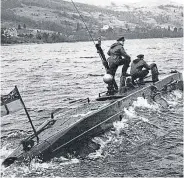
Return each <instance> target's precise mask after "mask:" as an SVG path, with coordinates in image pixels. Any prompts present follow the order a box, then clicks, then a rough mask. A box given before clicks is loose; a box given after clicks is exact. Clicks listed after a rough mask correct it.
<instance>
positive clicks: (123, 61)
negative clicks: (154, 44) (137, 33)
mask: <svg viewBox="0 0 184 178" xmlns="http://www.w3.org/2000/svg"><path fill="white" fill-rule="evenodd" d="M120 41H125V40H124V37H121V38H120V39H118V40H117V42H116V43H114V44H113V45H112V46H111V47H110V49H109V51H108V53H107V54H108V55H109V56H110V57H109V58H108V59H107V61H108V64H109V71H108V73H109V74H111V75H112V76H113V77H115V74H116V71H117V69H118V66H120V65H123V67H122V74H121V76H126V72H127V69H128V67H129V64H130V56H129V55H128V54H127V53H126V52H125V50H124V47H123V44H121V43H120ZM122 57H123V58H122ZM112 85H113V86H110V87H114V89H115V90H118V86H117V84H116V81H115V80H113V84H112Z"/></svg>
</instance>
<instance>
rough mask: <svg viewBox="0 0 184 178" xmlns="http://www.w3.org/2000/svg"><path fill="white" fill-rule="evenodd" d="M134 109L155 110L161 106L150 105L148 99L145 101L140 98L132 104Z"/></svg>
mask: <svg viewBox="0 0 184 178" xmlns="http://www.w3.org/2000/svg"><path fill="white" fill-rule="evenodd" d="M132 105H133V106H134V107H141V108H149V109H153V110H157V109H159V105H157V104H154V105H153V104H149V103H148V100H147V99H144V98H143V97H138V98H137V101H134V102H133V104H132Z"/></svg>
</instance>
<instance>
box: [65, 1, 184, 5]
mask: <svg viewBox="0 0 184 178" xmlns="http://www.w3.org/2000/svg"><path fill="white" fill-rule="evenodd" d="M68 1H69V0H68ZM73 1H74V2H80V3H84V4H92V5H100V6H107V5H110V4H111V2H114V3H115V4H116V5H120V4H131V3H141V4H144V5H145V4H146V5H148V4H149V3H153V4H159V5H160V4H162V3H163V4H166V3H168V2H170V1H171V2H173V3H177V4H180V5H182V4H183V1H182V0H73Z"/></svg>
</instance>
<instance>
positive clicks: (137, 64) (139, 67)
mask: <svg viewBox="0 0 184 178" xmlns="http://www.w3.org/2000/svg"><path fill="white" fill-rule="evenodd" d="M143 59H144V55H143V54H140V55H138V56H137V59H135V60H133V62H132V64H131V69H130V74H131V76H132V83H133V84H135V82H134V80H136V79H139V81H140V83H142V84H143V83H144V82H143V79H144V78H145V77H146V76H147V75H148V73H149V70H151V72H152V79H153V82H156V81H158V69H157V66H156V64H154V63H153V64H151V65H150V66H149V65H148V64H147V63H146V62H145V61H144V60H143ZM143 68H144V69H143Z"/></svg>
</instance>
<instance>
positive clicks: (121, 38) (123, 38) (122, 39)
mask: <svg viewBox="0 0 184 178" xmlns="http://www.w3.org/2000/svg"><path fill="white" fill-rule="evenodd" d="M117 41H125V37H124V36H122V37H120V38H118V39H117Z"/></svg>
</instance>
